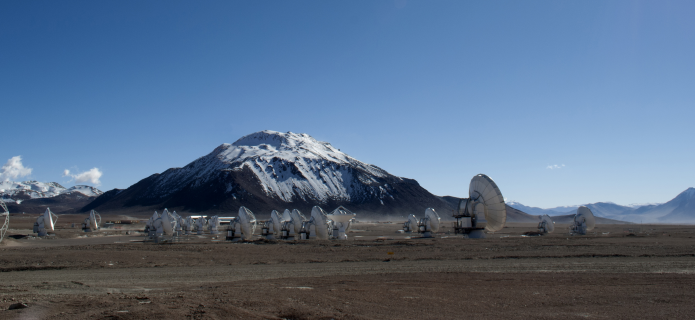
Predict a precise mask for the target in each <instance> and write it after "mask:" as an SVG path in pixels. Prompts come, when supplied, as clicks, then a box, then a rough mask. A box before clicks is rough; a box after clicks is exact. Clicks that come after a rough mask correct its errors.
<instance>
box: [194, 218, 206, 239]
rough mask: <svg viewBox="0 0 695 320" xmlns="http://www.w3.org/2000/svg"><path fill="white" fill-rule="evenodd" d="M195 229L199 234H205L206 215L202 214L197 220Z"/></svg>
mask: <svg viewBox="0 0 695 320" xmlns="http://www.w3.org/2000/svg"><path fill="white" fill-rule="evenodd" d="M195 229H196V231H197V233H198V235H201V234H203V232H205V217H204V216H200V217H199V218H198V219H196V220H195Z"/></svg>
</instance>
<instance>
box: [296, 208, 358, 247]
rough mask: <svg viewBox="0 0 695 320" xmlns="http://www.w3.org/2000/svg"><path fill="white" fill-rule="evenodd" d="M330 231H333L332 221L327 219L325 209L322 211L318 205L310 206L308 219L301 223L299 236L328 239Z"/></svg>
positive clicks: (301, 237)
mask: <svg viewBox="0 0 695 320" xmlns="http://www.w3.org/2000/svg"><path fill="white" fill-rule="evenodd" d="M351 218H352V217H351ZM331 231H333V223H332V221H331V220H329V218H328V216H327V214H326V211H323V209H321V207H319V206H314V207H313V208H311V218H309V221H304V223H302V229H301V230H300V231H299V238H300V239H302V240H305V239H311V238H317V239H321V240H328V237H329V234H330V233H331Z"/></svg>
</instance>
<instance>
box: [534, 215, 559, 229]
mask: <svg viewBox="0 0 695 320" xmlns="http://www.w3.org/2000/svg"><path fill="white" fill-rule="evenodd" d="M539 219H540V221H539V222H538V232H540V233H553V231H554V230H555V222H553V220H552V219H550V216H549V215H547V214H544V215H542V216H540V217H539Z"/></svg>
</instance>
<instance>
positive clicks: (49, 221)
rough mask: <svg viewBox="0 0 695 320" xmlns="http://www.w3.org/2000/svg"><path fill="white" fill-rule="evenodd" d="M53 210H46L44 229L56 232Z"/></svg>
mask: <svg viewBox="0 0 695 320" xmlns="http://www.w3.org/2000/svg"><path fill="white" fill-rule="evenodd" d="M52 213H53V212H51V209H49V208H46V212H44V213H43V225H44V228H46V229H48V230H51V231H53V230H55V221H54V220H53V216H52ZM56 220H58V219H56Z"/></svg>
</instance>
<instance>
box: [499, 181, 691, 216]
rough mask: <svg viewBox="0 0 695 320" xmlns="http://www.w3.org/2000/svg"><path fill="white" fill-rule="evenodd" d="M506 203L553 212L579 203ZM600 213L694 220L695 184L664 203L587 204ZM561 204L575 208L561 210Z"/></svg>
mask: <svg viewBox="0 0 695 320" xmlns="http://www.w3.org/2000/svg"><path fill="white" fill-rule="evenodd" d="M507 204H508V205H509V206H511V207H513V208H516V209H519V210H522V211H524V212H527V213H530V214H548V215H551V216H558V215H566V214H573V213H575V211H576V208H577V207H579V206H567V207H556V208H549V209H541V208H536V207H528V206H525V205H523V204H521V203H519V202H516V201H511V202H507ZM585 206H587V207H588V208H589V209H591V211H592V212H593V213H594V215H595V216H597V217H604V218H609V219H614V220H621V221H629V222H636V223H640V222H643V223H695V188H688V189H687V190H685V191H683V192H681V193H680V194H679V195H678V196H676V197H675V198H673V199H672V200H671V201H669V202H666V203H661V204H658V203H657V204H651V203H648V204H644V205H634V204H632V205H627V206H622V205H618V204H615V203H612V202H597V203H590V204H585ZM559 208H573V210H570V211H565V212H560V210H558V209H559Z"/></svg>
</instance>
